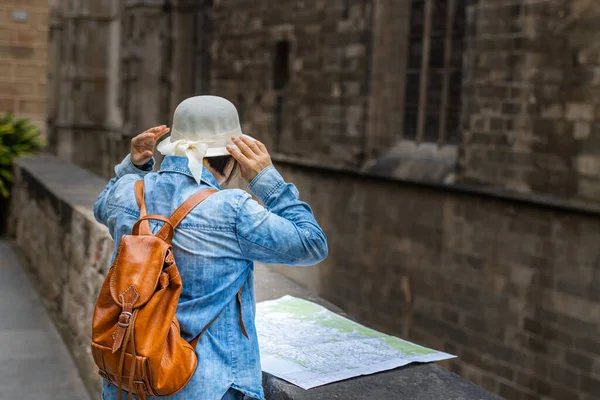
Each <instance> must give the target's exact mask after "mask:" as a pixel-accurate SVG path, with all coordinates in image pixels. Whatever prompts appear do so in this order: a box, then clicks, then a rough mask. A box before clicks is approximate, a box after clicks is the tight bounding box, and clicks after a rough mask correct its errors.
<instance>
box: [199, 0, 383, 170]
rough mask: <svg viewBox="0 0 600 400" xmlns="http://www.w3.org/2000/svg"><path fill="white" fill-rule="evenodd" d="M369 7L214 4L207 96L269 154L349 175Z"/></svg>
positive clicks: (357, 153)
mask: <svg viewBox="0 0 600 400" xmlns="http://www.w3.org/2000/svg"><path fill="white" fill-rule="evenodd" d="M371 12H372V2H371V1H368V0H360V1H345V0H337V1H324V0H309V1H302V2H298V1H295V0H286V1H278V2H275V3H273V2H255V3H244V2H240V1H232V0H229V1H219V2H214V5H213V9H212V25H211V26H212V30H211V53H210V60H211V63H210V91H211V92H212V93H216V94H219V95H221V96H224V97H227V98H229V99H231V100H232V101H233V102H234V103H235V104H236V105H237V106H238V108H239V110H240V112H241V115H242V120H243V128H244V130H245V131H246V132H247V133H248V134H251V135H255V136H256V137H257V138H259V139H260V140H263V141H264V142H265V143H266V144H267V145H268V146H269V148H271V149H272V151H273V152H275V153H278V154H283V155H286V156H292V157H299V158H302V159H305V160H311V161H318V162H322V163H324V164H327V165H332V166H334V165H337V166H345V167H352V168H356V167H358V166H360V165H361V163H362V161H363V159H364V154H363V152H364V148H363V141H364V131H365V121H366V114H365V110H366V100H367V96H368V87H367V86H368V82H367V78H368V76H367V73H368V72H367V71H368V67H369V65H368V57H367V52H368V44H369V39H370V31H371Z"/></svg>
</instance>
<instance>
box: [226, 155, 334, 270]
mask: <svg viewBox="0 0 600 400" xmlns="http://www.w3.org/2000/svg"><path fill="white" fill-rule="evenodd" d="M248 188H249V189H250V190H251V191H252V192H253V193H254V194H255V195H256V196H257V197H258V198H259V199H260V200H261V201H262V202H263V204H264V205H265V206H264V207H263V206H261V205H260V204H259V203H257V202H256V201H255V200H253V199H252V197H251V196H250V195H249V194H247V193H244V194H242V195H241V196H240V199H239V203H238V214H237V218H236V235H237V238H238V241H239V244H240V248H241V251H242V254H243V255H244V257H246V258H247V259H249V260H252V261H258V262H263V263H267V264H288V265H313V264H316V263H318V262H320V261H322V260H324V259H325V258H326V257H327V253H328V248H327V238H326V236H325V233H324V232H323V230H322V229H321V227H320V226H319V224H318V223H317V221H316V220H315V218H314V216H313V213H312V210H311V208H310V207H309V205H308V204H306V203H304V202H302V201H300V200H299V194H298V190H297V189H296V187H295V186H294V185H293V184H291V183H286V182H285V181H284V180H283V177H282V176H281V175H280V174H279V172H277V170H276V169H275V167H273V166H270V167H267V168H266V169H264V170H263V171H262V172H261V173H260V174H258V176H256V178H254V179H253V180H252V182H251V183H250V185H249V186H248Z"/></svg>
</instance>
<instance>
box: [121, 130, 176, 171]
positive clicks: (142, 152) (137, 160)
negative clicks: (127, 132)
mask: <svg viewBox="0 0 600 400" xmlns="http://www.w3.org/2000/svg"><path fill="white" fill-rule="evenodd" d="M169 130H170V129H169V128H167V126H166V125H161V126H156V127H154V128H150V129H148V130H147V131H146V132H143V133H140V134H139V135H137V136H136V137H134V138H133V139H131V150H130V153H129V154H130V157H131V162H132V163H133V164H134V165H135V166H137V167H141V166H142V165H144V164H146V163H147V162H148V161H150V160H151V159H152V155H153V154H154V146H156V142H158V139H160V138H161V137H162V136H164V135H166V134H167V133H168V132H169Z"/></svg>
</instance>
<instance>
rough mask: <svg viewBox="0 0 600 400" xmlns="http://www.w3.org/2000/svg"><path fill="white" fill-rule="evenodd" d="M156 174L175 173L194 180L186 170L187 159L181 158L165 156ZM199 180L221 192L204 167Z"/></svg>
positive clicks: (188, 170)
mask: <svg viewBox="0 0 600 400" xmlns="http://www.w3.org/2000/svg"><path fill="white" fill-rule="evenodd" d="M158 172H159V173H162V172H177V173H179V174H183V175H186V176H189V177H190V178H192V179H194V176H193V175H192V171H190V169H189V168H188V159H187V157H182V156H166V157H165V158H164V159H163V160H162V163H161V164H160V169H159V170H158ZM201 180H202V182H204V183H206V184H207V185H208V186H211V187H213V188H215V189H217V190H221V186H219V184H218V183H217V180H216V179H215V177H214V175H213V174H212V173H211V172H210V171H209V170H208V168H206V167H204V168H202V179H201Z"/></svg>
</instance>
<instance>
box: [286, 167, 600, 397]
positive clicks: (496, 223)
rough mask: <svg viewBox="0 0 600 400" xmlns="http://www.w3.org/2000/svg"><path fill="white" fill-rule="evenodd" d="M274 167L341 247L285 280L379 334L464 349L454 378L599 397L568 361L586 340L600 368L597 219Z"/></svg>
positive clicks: (515, 391)
mask: <svg viewBox="0 0 600 400" xmlns="http://www.w3.org/2000/svg"><path fill="white" fill-rule="evenodd" d="M277 168H278V169H279V170H280V171H281V172H282V173H283V175H284V177H285V179H286V180H287V181H291V182H294V183H295V184H296V186H297V187H298V189H299V191H300V196H301V198H302V199H303V200H305V201H307V202H308V203H309V204H310V205H311V207H312V209H313V211H314V213H315V215H316V217H317V220H318V221H319V222H320V223H321V224H322V226H323V228H324V230H325V232H326V234H327V236H328V240H329V249H330V251H329V257H328V258H327V260H325V261H324V262H323V263H321V264H320V265H319V267H318V270H317V271H314V270H312V271H309V270H302V269H297V268H296V269H294V268H289V267H277V271H278V272H280V273H282V274H284V275H286V276H288V277H292V278H293V279H296V280H298V281H300V282H303V283H304V284H307V285H308V286H309V287H310V288H311V289H312V290H314V291H317V293H318V294H319V295H320V296H322V297H324V298H326V299H328V300H329V301H331V302H332V303H334V304H336V305H337V306H339V307H341V308H342V309H344V311H345V312H347V313H348V314H349V315H350V316H351V317H353V318H356V319H357V320H359V321H362V322H367V323H368V324H369V326H372V327H375V328H377V329H381V330H383V331H387V332H391V333H393V334H396V335H399V336H401V337H404V338H407V339H409V340H413V341H415V342H417V343H421V344H424V345H427V346H430V347H433V348H437V349H441V350H443V351H446V352H449V353H452V354H457V355H458V356H459V358H458V359H456V360H451V361H450V362H448V363H447V364H446V365H448V366H449V368H450V370H452V371H454V372H457V373H459V374H460V375H461V376H463V377H465V378H467V379H468V380H471V381H473V382H474V383H476V384H478V385H480V386H482V387H484V388H485V389H487V390H489V391H491V392H493V393H497V394H499V395H500V396H503V397H505V398H509V399H513V398H527V399H535V398H538V396H539V393H542V392H544V393H546V392H547V393H561V394H560V395H559V394H549V395H547V397H549V398H554V399H561V400H562V399H563V398H575V397H573V396H578V395H580V394H585V393H587V394H588V395H592V394H594V392H593V391H592V392H590V390H589V387H587V388H586V387H583V386H581V385H580V383H579V382H581V381H582V380H583V379H587V378H592V377H593V378H594V379H598V378H600V376H598V375H597V370H593V369H590V368H589V366H590V362H587V361H585V360H583V359H581V358H577V357H569V363H567V362H566V358H565V357H566V354H567V352H568V351H569V350H570V349H571V348H572V347H573V346H574V345H575V343H578V344H577V345H575V346H577V348H579V350H577V352H578V353H579V352H583V353H584V354H586V355H588V356H589V357H590V358H591V359H593V361H592V362H591V364H593V365H595V364H596V363H599V362H600V353H599V352H600V347H598V348H596V347H595V346H600V342H599V341H598V340H596V339H593V338H596V337H597V332H599V331H600V325H599V323H598V321H600V319H599V318H598V317H599V316H600V314H599V313H600V297H598V296H597V295H595V294H594V293H596V292H597V291H598V290H600V286H599V285H600V280H599V279H600V278H598V276H600V275H598V273H597V272H596V270H597V269H598V260H600V247H599V246H597V244H596V242H597V241H600V235H599V232H600V230H599V227H600V218H599V217H598V215H594V216H592V215H590V214H577V213H574V212H568V211H559V210H556V209H554V208H551V207H548V208H542V207H534V206H531V205H527V204H524V203H517V202H510V201H501V200H499V199H493V198H485V197H481V196H478V195H466V194H458V193H452V192H449V191H442V190H440V189H425V188H420V187H415V186H409V185H406V184H401V183H397V182H392V181H378V180H376V179H369V178H367V177H365V176H360V175H354V174H347V173H344V172H332V171H326V170H321V169H314V168H313V169H311V168H305V169H300V168H298V167H296V166H294V165H290V164H282V163H280V164H278V165H277ZM314 275H317V276H314ZM597 275H598V276H597ZM592 277H594V278H593V279H592ZM589 340H591V342H590V341H589ZM595 348H596V350H595V352H593V353H587V350H584V349H595ZM578 361H582V362H581V364H580V365H579V367H577V368H576V369H575V370H573V368H572V366H571V365H572V363H577V362H578ZM515 366H518V371H520V372H518V371H515V370H514V369H515ZM525 374H527V375H531V376H533V377H535V382H530V381H527V380H525V378H524V377H523V375H525ZM557 376H569V378H568V379H566V380H560V379H559V378H557ZM532 379H533V378H532ZM569 381H570V382H571V383H566V382H569ZM542 387H543V388H546V389H542ZM563 396H564V397H563Z"/></svg>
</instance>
